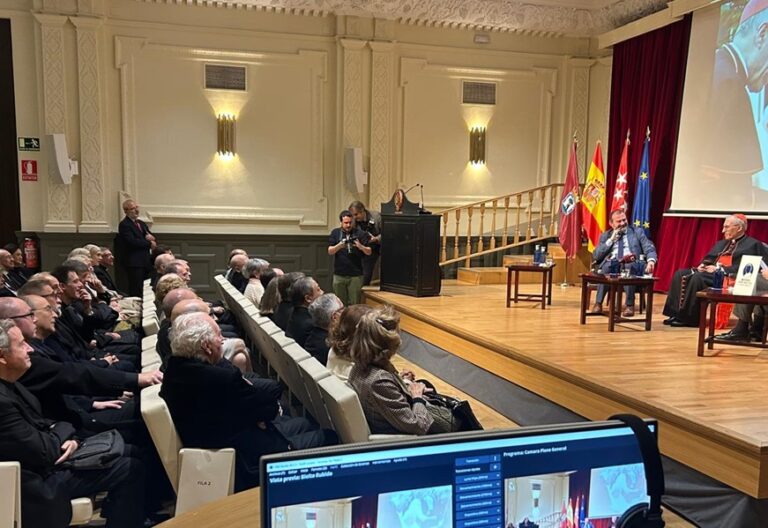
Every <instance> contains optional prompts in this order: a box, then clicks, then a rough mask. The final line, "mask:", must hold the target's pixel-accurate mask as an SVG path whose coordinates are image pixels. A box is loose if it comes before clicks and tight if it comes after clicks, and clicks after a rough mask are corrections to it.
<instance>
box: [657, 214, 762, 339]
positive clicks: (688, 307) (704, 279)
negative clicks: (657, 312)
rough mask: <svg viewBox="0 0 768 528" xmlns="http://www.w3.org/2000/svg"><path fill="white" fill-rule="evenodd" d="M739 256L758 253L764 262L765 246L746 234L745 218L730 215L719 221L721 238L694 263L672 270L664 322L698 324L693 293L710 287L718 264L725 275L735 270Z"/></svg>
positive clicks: (735, 271) (671, 324) (687, 324)
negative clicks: (690, 265)
mask: <svg viewBox="0 0 768 528" xmlns="http://www.w3.org/2000/svg"><path fill="white" fill-rule="evenodd" d="M743 255H760V256H762V257H763V260H765V261H767V262H768V250H766V248H765V245H764V244H763V243H762V242H760V241H759V240H756V239H754V238H752V237H750V236H747V217H746V216H744V215H743V214H734V215H731V216H729V217H728V218H726V219H725V221H724V222H723V239H722V240H720V241H718V242H717V243H716V244H715V245H714V246H712V249H710V250H709V251H708V252H707V254H706V255H705V256H704V258H703V259H701V262H700V263H699V265H698V266H696V267H695V268H685V269H680V270H677V271H676V272H675V274H674V276H673V277H672V282H671V283H670V285H669V293H668V294H667V302H666V303H665V304H664V315H666V316H667V319H665V320H664V324H665V325H670V326H693V327H696V326H699V304H700V302H699V300H698V299H697V298H696V292H699V291H702V290H705V289H707V288H709V287H711V286H712V278H713V276H714V275H713V274H714V272H715V269H717V265H718V264H719V265H720V266H722V268H723V270H724V271H725V273H726V274H728V275H730V274H735V273H737V272H738V271H739V264H740V263H741V257H742V256H743Z"/></svg>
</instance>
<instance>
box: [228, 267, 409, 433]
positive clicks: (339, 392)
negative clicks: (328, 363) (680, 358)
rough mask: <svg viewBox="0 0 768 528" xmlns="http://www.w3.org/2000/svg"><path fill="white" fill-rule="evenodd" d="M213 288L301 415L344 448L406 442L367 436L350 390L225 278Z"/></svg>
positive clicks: (358, 408)
mask: <svg viewBox="0 0 768 528" xmlns="http://www.w3.org/2000/svg"><path fill="white" fill-rule="evenodd" d="M216 285H217V288H218V290H219V294H220V295H221V298H222V300H223V301H224V303H225V304H226V305H227V307H228V308H229V309H230V311H232V312H233V313H234V314H235V316H236V317H237V319H238V321H239V322H240V326H241V327H242V328H243V330H244V331H245V333H246V336H247V338H248V341H250V343H249V345H250V347H251V350H252V351H254V352H255V351H258V358H259V360H260V361H261V362H262V364H266V367H267V370H268V371H269V372H275V373H276V375H277V377H278V379H279V380H281V381H282V382H283V383H284V384H285V385H286V387H287V388H288V391H289V397H290V398H291V401H295V400H298V402H299V403H300V404H301V406H302V407H303V409H304V413H305V414H311V415H312V417H313V418H314V419H315V421H316V422H317V423H318V424H319V425H320V426H321V427H323V428H325V429H333V430H335V431H336V433H337V434H338V435H339V438H340V439H341V441H342V442H343V443H345V444H346V443H356V442H368V441H371V440H384V439H391V438H399V437H406V436H410V435H382V434H371V430H370V428H369V427H368V422H367V420H366V419H365V414H364V413H363V408H362V406H361V405H360V399H359V398H358V396H357V393H356V392H355V391H354V389H352V387H350V386H349V385H348V384H346V383H345V382H343V381H342V380H340V379H339V378H337V377H336V376H334V375H333V374H332V373H331V371H330V370H328V369H327V368H326V367H325V365H323V364H321V363H320V362H319V361H317V359H315V358H314V357H312V356H311V355H310V354H309V353H308V352H307V351H306V350H304V348H302V347H301V346H300V345H299V344H298V343H296V341H294V340H293V339H291V338H290V337H287V336H286V335H285V333H284V332H283V331H282V330H281V329H280V328H278V327H277V325H275V324H274V323H273V322H272V321H271V320H270V319H269V318H267V317H263V316H260V315H259V311H258V309H257V308H256V307H255V306H254V305H253V303H252V302H251V301H250V300H249V299H247V298H246V297H245V296H243V295H242V294H241V293H240V292H239V291H238V290H237V289H236V288H235V287H234V286H232V284H230V283H229V281H227V280H226V279H225V278H224V276H222V275H218V276H216Z"/></svg>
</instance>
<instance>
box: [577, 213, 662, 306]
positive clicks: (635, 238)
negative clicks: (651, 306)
mask: <svg viewBox="0 0 768 528" xmlns="http://www.w3.org/2000/svg"><path fill="white" fill-rule="evenodd" d="M609 224H610V225H611V229H609V230H608V231H606V232H605V233H603V234H602V235H600V240H599V242H598V244H597V247H596V248H595V252H594V253H593V254H592V259H593V260H594V263H595V266H596V267H598V268H599V269H600V270H602V272H603V273H608V267H609V266H610V262H611V260H613V259H617V260H619V261H621V260H622V259H628V258H630V257H631V256H634V257H635V258H636V259H637V258H640V255H645V258H646V260H647V262H648V263H647V264H646V266H645V272H646V273H653V270H654V269H655V268H656V261H657V260H658V257H657V256H656V247H655V246H654V245H653V242H651V241H650V240H649V239H648V237H647V236H645V231H644V230H643V229H642V228H640V227H634V226H629V225H628V222H627V213H625V212H624V210H623V209H616V210H615V211H611V220H610V222H609ZM624 292H625V293H626V296H627V304H626V305H625V306H622V308H621V309H622V313H621V315H622V316H623V317H632V316H633V315H635V287H634V286H626V287H625V288H624ZM605 293H606V288H605V285H603V284H601V285H600V286H598V288H597V298H596V299H595V304H594V305H593V306H592V313H602V311H603V299H605Z"/></svg>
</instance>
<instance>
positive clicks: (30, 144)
mask: <svg viewBox="0 0 768 528" xmlns="http://www.w3.org/2000/svg"><path fill="white" fill-rule="evenodd" d="M19 150H24V151H31V150H40V138H36V137H20V138H19Z"/></svg>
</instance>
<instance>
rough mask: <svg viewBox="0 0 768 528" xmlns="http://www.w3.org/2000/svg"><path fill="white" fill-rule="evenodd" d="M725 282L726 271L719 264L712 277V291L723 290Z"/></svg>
mask: <svg viewBox="0 0 768 528" xmlns="http://www.w3.org/2000/svg"><path fill="white" fill-rule="evenodd" d="M724 280H725V270H723V267H722V266H721V265H720V263H719V262H718V264H717V268H715V273H714V274H713V276H712V289H713V290H722V289H723V281H724Z"/></svg>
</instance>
